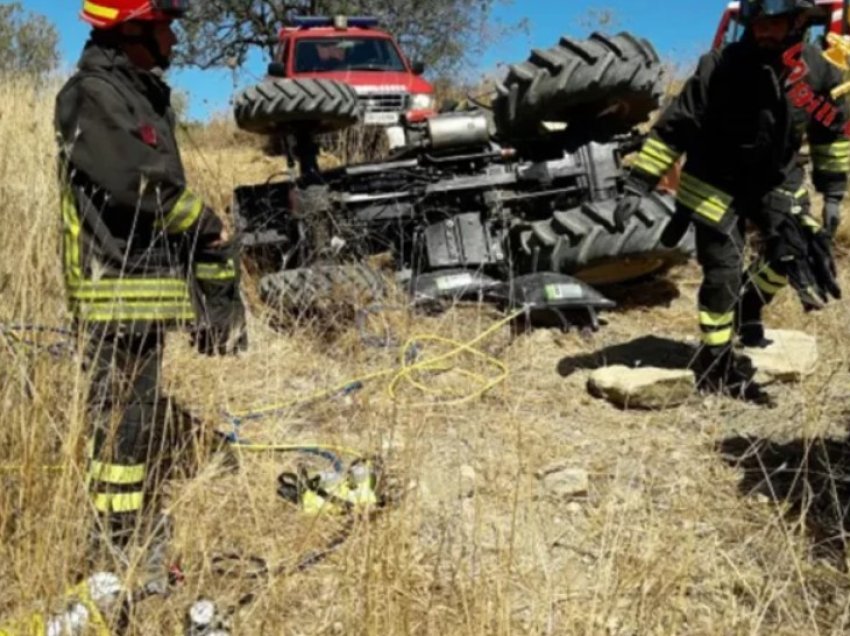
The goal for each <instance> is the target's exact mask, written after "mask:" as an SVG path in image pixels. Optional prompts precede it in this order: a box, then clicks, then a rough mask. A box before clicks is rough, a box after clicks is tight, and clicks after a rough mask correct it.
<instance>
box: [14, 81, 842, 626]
mask: <svg viewBox="0 0 850 636" xmlns="http://www.w3.org/2000/svg"><path fill="white" fill-rule="evenodd" d="M15 90H16V91H17V92H14V91H13V93H12V94H13V95H14V96H15V97H14V99H6V101H2V102H0V112H3V113H4V116H3V117H2V118H0V141H2V142H3V144H4V147H16V148H21V149H23V150H22V152H21V153H20V154H19V156H17V157H16V158H15V159H14V161H13V160H12V158H10V157H9V156H7V155H3V156H0V228H3V231H4V232H8V234H6V235H5V237H4V238H3V239H2V241H0V244H2V245H4V246H9V247H8V249H7V248H4V252H2V253H0V293H2V294H4V302H3V303H2V304H0V322H4V323H5V322H12V321H20V320H32V321H38V322H44V323H50V324H57V323H61V321H62V320H63V317H64V313H63V311H64V310H63V309H62V301H61V298H62V296H61V277H60V269H59V262H58V259H57V258H56V254H57V253H58V247H57V242H56V241H57V237H58V232H57V231H56V225H55V223H56V216H55V210H56V209H57V195H56V190H55V183H54V177H53V174H52V165H53V164H52V163H51V162H52V157H53V153H54V152H55V149H54V147H53V139H52V134H51V132H50V102H49V100H45V99H44V98H43V95H41V96H40V94H39V93H37V92H35V93H34V92H33V90H32V88H31V87H26V86H24V87H18V88H16V89H15ZM0 99H3V98H0ZM33 115H35V117H33ZM24 121H27V122H32V121H34V122H35V123H34V124H29V125H23V124H21V122H24ZM24 140H25V143H24ZM231 143H234V144H235V143H237V142H236V141H234V142H231ZM205 144H207V145H205ZM186 148H187V149H186V151H185V152H186V157H185V158H186V162H187V165H188V167H189V169H190V172H191V175H190V176H191V180H192V182H193V183H195V184H197V186H196V187H197V188H198V189H199V190H200V191H201V192H202V193H203V194H204V195H205V197H206V198H207V199H208V200H210V201H212V202H214V203H215V204H216V205H217V206H218V207H219V209H220V210H225V209H226V208H227V205H228V204H229V192H230V190H231V189H232V187H233V186H234V185H236V184H239V183H250V182H261V181H264V180H265V179H267V178H269V177H273V176H274V175H275V174H276V173H278V172H279V171H280V168H281V166H280V164H279V161H278V160H271V159H268V158H264V157H262V156H261V155H260V154H259V153H258V151H257V150H256V149H255V148H245V147H229V146H227V144H222V145H220V146H216V145H212V146H210V145H208V142H203V143H201V142H198V143H195V144H188V145H187V146H186ZM20 175H27V176H26V178H25V179H21V178H20ZM20 219H26V220H27V223H26V224H25V225H24V224H22V223H21V221H20ZM22 226H23V227H24V229H23V230H21V228H22ZM844 244H845V245H846V242H845V243H844ZM848 265H850V262H848V260H847V258H846V256H842V261H841V267H842V270H843V271H844V274H843V281H844V287H845V289H850V277H848V276H847V273H846V272H847V269H848ZM698 284H699V273H698V271H697V270H696V269H695V268H694V267H693V266H689V267H685V268H682V269H679V270H676V271H675V272H673V273H671V275H670V276H669V277H668V278H666V279H663V280H660V281H655V282H651V283H646V284H643V285H640V286H631V287H630V288H628V289H626V290H620V291H619V292H618V293H616V299H617V300H618V302H619V303H620V308H619V309H618V310H616V311H613V312H608V313H606V314H604V316H603V318H604V325H603V327H602V329H601V330H600V331H599V332H597V333H592V334H590V333H587V332H583V331H580V330H579V331H572V332H568V333H563V332H561V331H559V330H547V329H538V330H532V331H526V332H520V331H518V330H514V329H512V328H511V326H509V325H504V326H502V327H500V328H498V329H497V330H496V331H495V332H494V333H493V334H492V335H490V336H489V337H488V338H486V339H484V340H482V341H481V342H480V343H478V344H477V345H476V346H477V347H478V348H480V349H481V350H482V351H484V352H486V353H487V354H488V355H489V356H491V357H492V358H493V359H495V360H498V361H500V362H501V363H503V364H504V365H506V367H507V370H508V375H507V377H506V378H505V380H504V381H503V382H501V383H500V384H498V386H496V387H495V388H493V389H492V390H490V391H488V392H486V393H485V394H483V395H480V396H477V397H475V398H474V399H469V400H466V401H461V402H460V403H458V400H462V398H464V397H465V396H467V395H469V394H470V393H475V389H476V388H477V387H479V386H480V385H478V384H476V382H477V381H476V380H474V379H473V375H471V374H477V375H475V376H474V377H481V376H484V377H487V378H492V377H493V374H497V375H498V370H497V369H496V367H494V366H492V364H490V365H488V364H487V363H486V362H485V361H484V360H483V359H482V358H480V357H476V356H474V355H471V354H468V353H465V354H462V355H458V356H455V357H453V358H452V359H451V362H450V364H446V365H442V367H441V368H440V369H431V370H430V371H428V372H426V373H422V374H417V375H416V376H415V378H417V379H419V380H421V381H422V383H423V384H424V386H425V387H426V388H427V389H429V391H430V392H423V391H421V390H419V389H417V388H415V387H414V386H412V385H411V384H409V383H407V382H406V381H403V382H400V383H399V385H398V387H397V391H396V395H395V397H391V396H390V394H389V392H388V386H389V380H390V378H391V376H390V375H387V376H385V377H382V378H378V379H374V380H371V381H367V382H364V383H363V388H362V389H360V390H358V391H355V392H353V393H351V394H350V395H346V396H339V395H336V396H334V397H332V398H323V399H313V400H307V401H304V400H305V398H308V397H310V396H312V395H314V394H315V393H316V392H320V391H324V390H326V389H329V388H331V387H336V386H340V385H343V384H345V383H346V382H347V381H348V380H350V379H356V378H359V377H362V376H364V375H365V374H368V373H371V372H373V371H376V370H380V369H392V368H397V367H398V365H399V356H400V352H399V347H398V346H396V345H395V344H394V346H392V347H389V348H376V347H373V346H370V345H368V344H367V343H365V342H364V340H363V338H362V334H360V333H359V332H358V331H357V329H355V328H354V327H353V326H352V325H350V324H346V323H342V322H340V323H338V324H336V325H335V327H336V328H335V330H334V332H333V333H331V334H328V333H324V334H322V333H318V332H317V328H316V325H303V326H300V327H298V328H296V329H294V330H290V331H287V332H279V331H275V330H273V329H272V328H271V327H269V326H268V324H267V321H266V320H265V319H264V316H263V315H262V314H261V312H258V311H256V306H255V307H254V308H255V311H254V313H253V315H252V318H251V322H250V338H251V348H250V350H249V351H247V352H246V353H244V354H242V355H240V356H239V357H238V358H225V359H210V358H203V357H200V356H198V355H197V354H195V353H194V352H193V351H192V349H191V348H190V347H189V345H188V343H187V342H186V339H185V337H184V336H183V335H180V334H175V335H174V337H172V338H171V339H170V341H169V343H168V345H169V346H168V354H167V364H166V375H167V378H166V392H167V393H168V395H169V396H171V397H172V398H173V400H174V403H175V404H176V405H177V406H178V407H180V408H181V409H183V411H184V414H185V415H186V417H184V418H183V420H182V422H183V423H184V424H186V425H187V426H189V427H190V429H191V431H192V435H191V436H189V437H184V438H183V440H184V442H183V443H184V444H185V440H186V439H190V440H192V443H191V444H190V445H189V446H188V447H187V448H182V449H181V450H183V452H182V453H181V454H180V462H181V463H180V465H179V466H178V467H177V468H178V470H177V472H176V473H175V475H176V477H175V478H174V479H172V480H171V481H170V482H169V484H168V486H167V487H166V488H165V489H164V491H163V492H162V493H161V494H162V495H163V497H164V499H165V502H166V505H167V508H168V510H169V512H170V513H171V515H172V517H173V520H174V525H175V537H174V542H173V546H172V553H171V556H172V558H173V559H175V560H179V562H180V564H181V567H182V569H183V571H184V572H185V574H186V578H185V582H184V583H183V584H182V585H181V586H180V587H178V588H177V589H176V591H175V592H174V593H173V594H172V595H171V596H170V597H168V598H159V597H157V598H151V599H148V600H145V601H143V602H140V603H139V604H138V605H137V606H136V608H135V613H134V617H133V622H132V624H131V630H130V631H131V633H134V634H144V635H148V634H163V633H176V630H178V629H179V626H180V625H181V624H182V623H183V619H184V615H185V612H186V610H187V608H188V607H189V605H190V604H191V603H192V602H193V601H194V600H196V599H197V598H199V597H208V598H212V599H214V600H215V601H216V602H217V603H218V604H219V605H220V606H221V607H222V608H225V609H229V610H232V612H231V621H232V624H233V632H234V634H240V635H243V634H245V635H247V634H250V635H254V634H264V635H265V634H268V635H278V634H287V635H288V634H292V635H296V634H299V635H300V634H346V635H347V634H375V635H383V634H440V635H442V636H449V635H455V634H457V635H460V634H464V635H471V634H482V635H483V634H487V635H490V634H606V635H611V636H626V635H644V634H659V635H661V634H665V635H666V634H700V635H703V634H704V635H716V634H742V635H743V634H762V633H765V634H768V633H769V634H789V635H790V634H795V635H796V634H842V633H846V631H847V630H848V629H850V578H849V577H848V574H847V561H846V555H845V553H844V549H843V540H842V539H843V536H844V518H845V509H846V505H847V504H846V502H847V501H848V500H850V499H848V496H847V495H848V492H847V490H848V486H847V484H848V483H850V482H848V475H850V469H848V466H850V456H848V452H847V450H848V448H850V446H848V445H847V443H846V438H847V431H846V423H847V420H848V417H847V406H846V398H847V395H848V379H850V378H848V375H850V374H848V357H850V347H848V345H847V342H848V339H847V334H846V330H847V325H848V310H847V305H846V303H833V304H832V305H831V306H830V307H829V308H828V309H827V310H826V311H824V312H821V313H819V314H817V315H803V314H802V312H801V311H800V310H799V308H798V303H797V302H796V300H795V299H794V298H793V296H792V294H790V293H785V294H783V296H782V297H781V299H780V300H779V302H777V303H776V306H774V307H772V308H771V310H770V312H769V314H768V323H769V324H771V325H773V326H781V327H783V328H791V329H801V330H804V331H806V332H808V333H812V334H814V335H816V337H817V339H818V344H819V349H820V360H819V363H818V366H817V370H816V372H815V373H814V374H813V375H812V376H811V377H807V378H806V379H805V380H803V381H802V382H800V383H798V384H794V385H781V386H780V385H777V386H772V387H770V389H769V390H770V392H771V393H772V394H773V395H774V397H775V398H776V400H777V402H778V406H777V408H775V409H772V410H766V409H763V408H759V407H755V406H751V405H747V404H742V403H739V402H735V401H731V400H728V399H724V398H714V397H708V398H704V397H699V396H694V398H693V399H692V400H691V401H690V402H688V403H687V404H685V405H683V406H681V407H677V408H674V409H669V410H664V411H624V410H621V409H618V408H616V407H614V406H611V405H609V404H608V403H606V402H604V401H601V400H598V399H596V398H593V397H591V396H590V394H589V393H588V392H587V390H586V382H587V378H588V375H589V373H590V370H591V369H592V368H593V367H594V366H597V365H599V364H611V363H615V362H616V363H627V364H631V365H637V364H642V365H649V364H658V365H662V366H664V365H670V366H681V365H683V364H686V363H687V359H688V357H689V355H690V348H689V346H690V345H692V344H694V343H695V336H696V332H697V329H696V325H695V313H696V312H695V305H696V302H695V293H696V289H697V286H698ZM248 291H249V292H250V281H248ZM249 296H250V294H249ZM503 318H504V316H502V315H500V314H498V312H496V311H495V310H494V309H493V308H491V307H487V306H475V305H464V306H458V307H455V308H453V309H451V310H449V311H448V312H446V313H443V314H441V315H437V316H424V315H418V314H410V313H408V312H404V311H402V312H398V311H393V310H388V311H386V312H384V313H379V314H378V315H377V316H374V317H373V318H372V319H370V321H369V323H368V330H369V333H371V334H375V335H382V336H385V335H388V334H389V335H391V336H392V339H393V340H394V341H397V342H403V341H405V340H406V339H408V338H411V339H413V340H415V341H422V342H424V343H425V344H424V347H423V350H422V352H421V355H424V356H430V355H432V354H439V353H443V352H445V351H446V350H447V349H446V347H445V346H441V345H436V344H433V343H432V342H431V341H428V340H426V338H425V337H424V336H426V335H428V334H433V335H439V336H442V337H445V338H451V339H454V340H457V341H461V342H466V341H469V340H472V339H474V338H475V337H476V336H478V335H479V334H481V333H483V332H485V331H486V330H488V329H489V328H491V327H493V326H494V325H496V324H497V323H498V321H499V320H501V319H503ZM449 348H451V347H449ZM78 362H79V360H77V359H74V358H53V357H51V356H50V355H41V354H33V353H27V354H20V353H19V352H18V353H16V352H14V351H10V350H8V349H7V348H3V349H0V420H1V421H2V422H3V426H2V427H0V466H2V468H3V471H2V475H0V484H2V488H0V537H2V542H0V581H2V582H3V584H2V585H0V617H3V618H5V617H7V616H20V615H22V614H26V613H28V612H31V611H36V610H39V609H43V608H45V607H47V606H48V605H49V603H47V602H46V600H45V599H56V598H61V592H62V590H64V589H66V588H67V586H68V584H69V582H70V581H72V580H74V577H75V576H78V575H79V574H80V573H81V572H85V571H87V570H86V569H85V564H84V561H83V552H84V549H83V546H84V545H85V544H86V540H87V532H88V526H87V519H88V518H89V516H88V514H87V510H88V509H87V506H86V503H85V490H84V479H85V460H84V444H85V426H84V418H83V416H82V395H83V388H84V376H82V375H81V374H80V373H79V371H78ZM293 401H298V404H296V405H294V406H293V405H292V404H291V403H292V402H293ZM449 401H451V402H452V403H451V404H446V402H449ZM280 403H289V404H290V406H289V407H288V408H286V409H284V410H283V411H281V412H278V413H275V414H274V415H271V416H269V417H266V418H264V419H261V420H257V421H249V422H246V423H245V424H244V425H243V426H242V427H241V428H240V430H239V434H240V435H241V436H242V437H243V438H245V439H247V440H250V441H251V442H255V443H260V444H307V443H322V444H330V445H334V446H345V447H349V448H351V449H353V450H354V451H356V454H359V455H363V456H379V457H380V458H381V459H382V461H383V464H384V472H385V475H386V484H387V489H388V491H389V492H390V493H391V494H392V501H391V503H390V504H389V505H388V506H386V507H385V508H383V509H382V510H380V512H378V513H377V514H375V515H374V516H372V517H371V518H362V517H358V518H354V519H350V518H347V517H345V516H341V517H339V516H333V515H323V516H320V517H318V518H317V517H308V516H305V515H303V514H302V513H301V512H299V511H298V510H297V509H296V508H295V507H294V506H291V505H289V504H288V503H286V502H285V501H284V500H283V499H281V498H280V497H279V496H278V495H277V494H276V489H277V477H278V475H279V474H280V473H281V472H283V471H287V470H293V469H294V468H295V467H296V465H297V464H298V463H299V462H302V461H306V462H308V463H309V465H310V466H311V467H314V468H318V467H321V466H322V465H323V464H322V462H321V461H319V460H318V459H316V458H312V459H309V460H307V459H305V458H304V457H301V456H298V455H295V454H292V453H273V452H269V451H265V452H256V453H248V452H235V453H234V452H233V451H232V450H229V451H228V450H227V449H221V448H220V445H217V444H216V443H215V440H216V433H215V431H220V432H223V433H230V432H232V424H231V422H230V420H229V419H228V417H227V415H226V413H234V412H241V411H244V410H249V411H250V410H255V409H257V408H260V407H263V406H265V405H268V404H280ZM57 464H58V471H57V472H54V471H53V470H51V469H50V466H54V467H55V466H56V465H57ZM45 466H47V468H45ZM556 468H557V469H560V468H564V469H571V470H574V471H583V472H584V473H586V475H587V487H586V492H581V490H582V489H579V492H577V494H575V495H573V496H569V497H557V496H554V495H553V494H552V492H551V491H549V490H547V489H546V487H545V486H544V482H545V480H544V479H541V478H540V477H539V475H542V474H544V473H546V472H547V471H548V470H552V469H556ZM233 555H236V556H238V557H241V561H240V560H239V559H237V562H236V563H234V562H232V561H231V562H230V563H229V565H228V567H227V568H224V569H225V570H226V571H225V572H222V571H221V569H222V566H221V563H217V562H216V557H221V556H233ZM249 557H257V558H259V559H262V563H263V564H264V565H265V566H266V569H267V571H264V572H257V571H256V567H257V566H258V561H256V560H254V561H251V560H250V559H249ZM101 565H102V566H103V567H108V566H109V565H110V564H108V563H105V564H101ZM252 567H253V568H254V570H252ZM130 574H131V578H132V574H133V573H132V572H131V573H130ZM252 575H253V576H252ZM240 602H241V604H240ZM54 606H55V605H54Z"/></svg>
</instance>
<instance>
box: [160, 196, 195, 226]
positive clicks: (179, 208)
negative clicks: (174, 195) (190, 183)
mask: <svg viewBox="0 0 850 636" xmlns="http://www.w3.org/2000/svg"><path fill="white" fill-rule="evenodd" d="M203 209H204V203H203V201H201V200H200V199H199V198H198V197H197V196H195V194H194V193H193V192H192V191H191V190H184V191H183V194H181V195H180V198H179V199H177V203H175V204H174V207H172V208H171V211H170V212H169V213H168V214H166V215H165V218H164V219H163V220H162V222H161V223H159V226H160V227H162V228H164V229H165V231H166V232H168V233H169V234H179V233H180V232H185V231H186V230H188V229H189V228H190V227H192V225H194V223H195V221H197V220H198V217H199V216H200V215H201V212H202V211H203Z"/></svg>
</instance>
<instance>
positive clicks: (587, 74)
mask: <svg viewBox="0 0 850 636" xmlns="http://www.w3.org/2000/svg"><path fill="white" fill-rule="evenodd" d="M662 75H663V69H662V65H661V60H660V59H659V57H658V54H657V53H656V51H655V49H654V48H653V46H652V45H651V44H650V43H649V42H648V41H646V40H644V39H642V38H637V37H635V36H633V35H631V34H629V33H620V34H619V35H615V36H605V35H602V34H600V33H594V34H593V35H591V36H590V39H588V40H581V41H579V40H572V39H569V38H566V37H564V38H561V41H560V43H559V44H558V46H555V47H553V48H550V49H545V50H539V49H535V50H534V51H532V53H531V56H530V57H529V59H528V61H526V62H523V63H522V64H516V65H513V66H511V67H510V69H509V71H508V75H507V78H506V79H505V81H504V83H502V84H500V85H498V86H497V91H498V96H497V97H496V99H495V100H494V103H493V111H494V115H495V121H496V127H497V129H498V131H499V134H500V136H502V137H504V138H506V139H520V138H527V137H532V136H535V135H539V134H540V131H541V123H542V122H564V123H567V124H569V127H570V128H576V127H579V126H581V127H583V128H587V129H589V130H590V131H591V132H590V133H589V137H590V138H591V139H590V140H592V141H598V142H606V141H608V140H610V138H611V137H613V136H614V135H618V134H622V133H626V132H628V131H629V130H631V129H632V128H633V127H634V126H636V125H638V124H640V123H643V122H645V121H646V120H647V119H648V117H649V115H650V114H651V113H652V112H653V111H654V110H656V109H657V108H658V107H659V104H660V103H661V98H662V96H663V93H664V91H663V83H662Z"/></svg>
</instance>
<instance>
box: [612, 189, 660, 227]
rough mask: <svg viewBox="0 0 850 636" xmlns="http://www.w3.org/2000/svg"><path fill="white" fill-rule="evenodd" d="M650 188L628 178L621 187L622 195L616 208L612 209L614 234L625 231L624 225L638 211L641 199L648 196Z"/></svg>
mask: <svg viewBox="0 0 850 636" xmlns="http://www.w3.org/2000/svg"><path fill="white" fill-rule="evenodd" d="M650 190H652V188H651V187H650V186H649V184H647V183H646V182H644V181H642V180H641V179H636V178H634V177H632V176H629V177H628V178H627V179H626V183H625V185H624V186H623V195H622V197H620V200H619V201H618V202H617V207H616V208H614V229H615V231H616V232H623V231H625V229H626V223H628V222H629V219H630V218H631V217H632V215H633V214H634V213H635V212H637V211H638V210H639V209H640V204H641V202H642V201H643V198H644V197H645V196H646V195H647V194H649V192H650Z"/></svg>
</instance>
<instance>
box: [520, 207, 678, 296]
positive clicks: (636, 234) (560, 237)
mask: <svg viewBox="0 0 850 636" xmlns="http://www.w3.org/2000/svg"><path fill="white" fill-rule="evenodd" d="M615 207H616V201H614V200H611V201H604V202H601V203H586V204H584V205H583V206H581V207H579V208H574V209H572V210H567V211H563V212H555V213H554V214H553V215H552V217H551V218H550V219H547V220H544V221H536V222H534V223H531V224H530V226H527V227H526V228H525V229H523V230H522V231H521V232H520V233H519V241H518V242H519V245H518V248H519V252H520V254H519V255H518V260H519V262H520V267H521V269H522V270H524V272H523V273H528V272H533V271H547V270H548V271H555V272H560V273H563V274H569V275H571V276H575V277H576V278H578V279H580V280H582V281H584V282H586V283H588V284H589V285H594V286H604V285H613V284H616V283H623V282H627V281H631V280H636V279H639V278H645V277H648V276H650V275H655V274H661V273H664V272H665V271H667V270H668V269H670V268H671V267H673V266H674V265H680V264H682V263H685V262H687V261H688V260H689V259H690V258H691V256H692V255H693V253H694V250H695V246H694V234H693V230H688V232H687V233H686V234H685V235H684V236H683V237H682V239H681V241H680V242H679V244H678V245H676V246H675V247H673V248H668V247H665V246H664V245H662V244H661V235H662V233H663V232H664V230H665V228H666V227H667V225H668V224H669V222H670V219H671V218H672V216H673V212H674V210H675V204H674V202H673V200H672V199H671V197H669V196H668V195H664V194H659V193H652V194H650V195H649V196H647V197H645V198H644V200H643V203H642V205H641V207H640V209H639V210H638V211H637V212H636V213H635V214H634V216H632V218H631V219H629V221H628V223H627V224H626V228H625V231H623V232H622V233H620V232H616V228H615V226H614V208H615Z"/></svg>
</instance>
